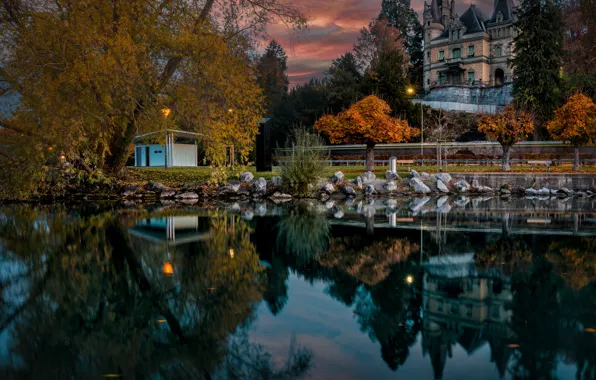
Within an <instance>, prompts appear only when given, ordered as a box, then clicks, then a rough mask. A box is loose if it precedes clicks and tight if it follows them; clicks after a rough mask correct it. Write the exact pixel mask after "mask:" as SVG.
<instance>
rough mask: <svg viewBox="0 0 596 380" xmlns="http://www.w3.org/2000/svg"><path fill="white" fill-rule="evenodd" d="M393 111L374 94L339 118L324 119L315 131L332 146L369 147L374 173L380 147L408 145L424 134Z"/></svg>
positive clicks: (368, 161)
mask: <svg viewBox="0 0 596 380" xmlns="http://www.w3.org/2000/svg"><path fill="white" fill-rule="evenodd" d="M390 112H391V107H389V105H388V104H387V103H386V102H384V101H383V100H381V99H379V98H377V97H376V96H374V95H370V96H367V97H365V98H364V99H362V100H360V101H359V102H356V103H354V104H353V105H352V106H351V107H350V108H348V109H347V110H345V111H343V112H340V113H339V114H338V115H337V116H334V115H325V116H323V117H322V118H320V119H319V120H318V121H317V122H316V123H315V129H316V130H317V131H319V132H321V133H323V134H324V135H326V136H327V137H328V138H329V141H330V142H331V143H332V144H341V143H344V144H366V170H369V171H373V170H374V159H375V153H374V147H375V145H376V144H378V143H399V142H404V141H408V140H409V139H411V138H412V137H415V136H418V135H419V134H420V131H418V130H417V129H415V128H412V127H410V126H409V125H408V122H407V121H406V120H402V119H396V118H392V117H391V116H389V114H390Z"/></svg>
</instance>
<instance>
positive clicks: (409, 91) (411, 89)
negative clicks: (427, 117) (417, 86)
mask: <svg viewBox="0 0 596 380" xmlns="http://www.w3.org/2000/svg"><path fill="white" fill-rule="evenodd" d="M406 92H407V93H408V95H413V96H414V97H415V98H417V99H418V100H421V99H420V97H419V96H418V94H416V91H414V89H413V88H412V87H408V89H407V90H406ZM420 156H422V157H423V156H424V109H423V107H422V102H420Z"/></svg>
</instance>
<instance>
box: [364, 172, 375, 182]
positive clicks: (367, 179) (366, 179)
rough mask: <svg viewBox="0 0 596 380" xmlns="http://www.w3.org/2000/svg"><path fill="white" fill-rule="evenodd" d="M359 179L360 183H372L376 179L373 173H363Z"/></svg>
mask: <svg viewBox="0 0 596 380" xmlns="http://www.w3.org/2000/svg"><path fill="white" fill-rule="evenodd" d="M361 177H362V182H364V183H367V182H372V181H374V180H375V179H377V176H376V175H375V173H373V172H364V173H363V174H362V176H361Z"/></svg>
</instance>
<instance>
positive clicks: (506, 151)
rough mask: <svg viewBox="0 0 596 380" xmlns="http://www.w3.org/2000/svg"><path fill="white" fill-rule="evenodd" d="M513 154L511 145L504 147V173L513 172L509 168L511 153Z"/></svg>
mask: <svg viewBox="0 0 596 380" xmlns="http://www.w3.org/2000/svg"><path fill="white" fill-rule="evenodd" d="M510 152H511V145H503V167H502V168H501V170H502V171H504V172H508V171H510V170H511V167H509V153H510Z"/></svg>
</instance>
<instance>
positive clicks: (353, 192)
mask: <svg viewBox="0 0 596 380" xmlns="http://www.w3.org/2000/svg"><path fill="white" fill-rule="evenodd" d="M343 191H344V194H347V195H348V196H355V195H356V190H354V188H352V187H351V186H344V188H343Z"/></svg>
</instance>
